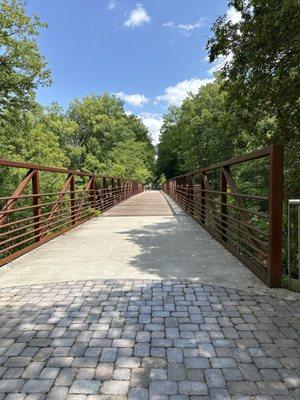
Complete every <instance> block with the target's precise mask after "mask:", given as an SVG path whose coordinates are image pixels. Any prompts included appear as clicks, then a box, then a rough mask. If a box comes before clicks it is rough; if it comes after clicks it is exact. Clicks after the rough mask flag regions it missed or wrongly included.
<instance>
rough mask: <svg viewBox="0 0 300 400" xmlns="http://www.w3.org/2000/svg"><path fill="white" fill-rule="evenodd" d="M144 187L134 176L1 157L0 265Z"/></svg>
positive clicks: (140, 190)
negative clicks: (124, 176)
mask: <svg viewBox="0 0 300 400" xmlns="http://www.w3.org/2000/svg"><path fill="white" fill-rule="evenodd" d="M143 190H144V186H143V184H141V183H139V182H135V181H130V180H124V179H120V178H116V177H110V176H101V175H95V174H92V173H89V172H83V171H75V170H70V169H62V168H56V167H47V166H44V165H38V164H32V163H23V162H14V161H9V160H4V159H0V266H2V265H4V264H6V263H8V262H10V261H12V260H13V259H15V258H16V257H19V256H20V255H22V254H24V253H26V252H28V251H30V250H32V249H34V248H35V247H37V246H40V245H41V244H43V243H46V242H47V241H49V240H51V239H53V238H55V237H57V236H59V235H61V234H62V233H64V232H66V231H68V230H70V229H72V228H74V227H75V226H78V225H80V224H82V223H83V222H85V221H87V220H88V219H90V218H92V217H94V216H95V214H97V212H104V211H106V210H108V209H109V208H111V207H113V206H114V205H116V204H118V203H120V202H121V201H123V200H125V199H127V198H129V197H131V196H133V195H135V194H137V193H140V192H142V191H143Z"/></svg>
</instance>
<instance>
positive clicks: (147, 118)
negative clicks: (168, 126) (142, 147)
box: [139, 113, 163, 144]
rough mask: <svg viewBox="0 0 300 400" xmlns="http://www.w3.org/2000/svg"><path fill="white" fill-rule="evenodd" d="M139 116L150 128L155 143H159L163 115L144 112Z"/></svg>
mask: <svg viewBox="0 0 300 400" xmlns="http://www.w3.org/2000/svg"><path fill="white" fill-rule="evenodd" d="M139 117H140V118H141V119H142V121H143V123H144V124H145V126H146V127H147V128H148V130H149V133H150V136H151V138H152V141H153V144H157V143H158V141H159V134H160V128H161V126H162V123H163V119H162V116H161V115H160V114H154V113H142V114H140V115H139Z"/></svg>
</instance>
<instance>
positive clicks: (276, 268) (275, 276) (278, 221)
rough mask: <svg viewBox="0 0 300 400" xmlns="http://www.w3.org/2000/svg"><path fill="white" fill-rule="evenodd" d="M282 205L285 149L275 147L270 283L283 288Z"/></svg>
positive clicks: (272, 160) (272, 186) (270, 200)
mask: <svg viewBox="0 0 300 400" xmlns="http://www.w3.org/2000/svg"><path fill="white" fill-rule="evenodd" d="M282 203H283V147H282V146H281V145H273V146H272V148H271V152H270V181H269V257H268V283H269V286H270V287H280V286H281V252H282V237H281V236H282V231H281V229H282Z"/></svg>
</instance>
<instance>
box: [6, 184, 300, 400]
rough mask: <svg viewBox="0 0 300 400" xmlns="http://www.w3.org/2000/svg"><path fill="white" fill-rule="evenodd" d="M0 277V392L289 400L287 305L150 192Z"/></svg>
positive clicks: (298, 359) (291, 359)
mask: <svg viewBox="0 0 300 400" xmlns="http://www.w3.org/2000/svg"><path fill="white" fill-rule="evenodd" d="M141 202H142V203H143V204H142V203H141ZM145 203H146V205H145ZM147 203H148V204H147ZM170 204H171V205H172V203H170ZM142 208H143V213H144V214H147V215H146V216H145V215H144V216H142V215H141V214H142ZM151 213H153V214H158V215H149V214H151ZM124 214H125V215H126V216H117V215H124ZM137 214H138V216H137ZM0 282H1V285H0V400H2V399H7V400H8V399H22V400H29V399H40V400H45V399H49V400H51V399H55V400H58V399H62V400H64V399H66V400H71V399H72V400H126V399H129V400H138V399H143V400H147V399H149V400H179V399H182V400H188V399H191V400H196V399H203V400H204V399H212V400H214V399H222V400H227V399H234V400H238V399H250V398H257V399H258V398H259V399H268V400H272V399H273V400H275V399H276V400H277V399H281V400H285V399H286V400H288V399H299V396H300V378H299V374H298V372H297V370H299V367H300V352H299V322H298V321H299V320H298V319H297V315H296V314H297V312H299V302H298V304H297V302H294V301H290V300H287V299H286V298H284V297H283V296H281V295H279V297H281V298H279V299H277V298H276V297H273V296H270V295H269V294H274V293H275V291H274V290H273V291H272V290H271V289H268V288H267V287H265V285H264V284H262V283H261V282H259V281H258V278H256V277H255V276H254V275H253V274H252V273H251V272H250V271H249V270H248V269H246V268H245V267H244V266H243V265H241V264H240V263H239V262H238V261H237V260H236V259H235V258H234V257H233V256H231V255H230V254H229V253H227V252H226V251H225V250H224V249H223V248H222V246H221V245H219V244H218V243H217V242H216V241H215V240H213V239H212V238H211V237H210V236H209V235H208V234H207V233H206V232H205V231H204V230H203V229H202V228H201V227H200V226H199V225H198V224H197V223H196V222H195V221H194V220H193V219H192V218H190V217H189V216H187V215H186V214H184V213H183V212H182V211H181V210H180V209H178V207H176V206H174V207H170V206H169V205H168V202H167V201H166V198H165V197H164V196H163V195H162V194H160V193H158V192H157V193H144V194H141V195H138V196H136V197H135V198H133V199H131V200H129V201H126V202H124V203H123V204H122V205H120V206H118V207H116V209H115V210H111V211H110V212H108V213H106V214H105V218H103V217H100V218H95V219H93V220H91V221H89V222H88V223H85V224H83V225H81V226H79V227H78V228H76V229H74V230H73V231H70V232H68V233H67V234H65V235H64V236H61V237H59V238H57V239H55V240H53V241H51V242H49V243H47V244H45V245H43V246H41V247H40V248H38V249H36V250H34V251H32V252H31V253H28V254H26V255H24V256H23V257H20V258H19V259H17V260H15V261H14V262H12V263H11V264H9V265H7V266H5V267H3V268H1V269H0ZM34 284H36V285H34ZM245 289H246V290H245ZM250 289H251V290H252V293H250V292H249V290H250ZM257 292H261V293H265V294H264V295H258V294H257ZM276 293H277V294H278V293H279V294H280V293H281V292H280V291H276ZM281 294H282V293H281ZM7 394H9V395H10V396H6V395H7Z"/></svg>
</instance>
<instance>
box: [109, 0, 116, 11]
mask: <svg viewBox="0 0 300 400" xmlns="http://www.w3.org/2000/svg"><path fill="white" fill-rule="evenodd" d="M117 5H118V0H109V2H108V5H107V8H108V10H113V9H114V8H116V7H117Z"/></svg>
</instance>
